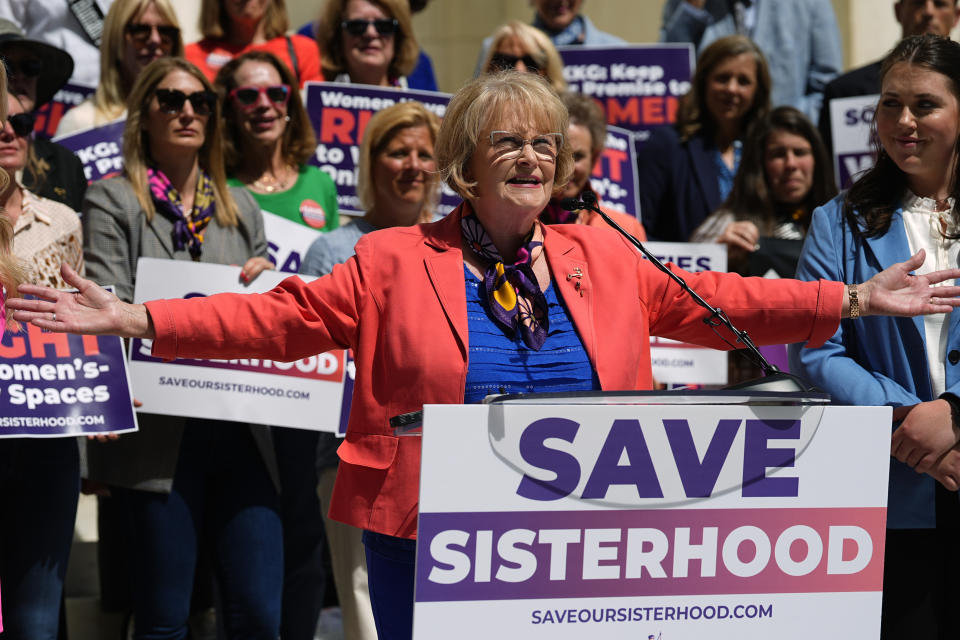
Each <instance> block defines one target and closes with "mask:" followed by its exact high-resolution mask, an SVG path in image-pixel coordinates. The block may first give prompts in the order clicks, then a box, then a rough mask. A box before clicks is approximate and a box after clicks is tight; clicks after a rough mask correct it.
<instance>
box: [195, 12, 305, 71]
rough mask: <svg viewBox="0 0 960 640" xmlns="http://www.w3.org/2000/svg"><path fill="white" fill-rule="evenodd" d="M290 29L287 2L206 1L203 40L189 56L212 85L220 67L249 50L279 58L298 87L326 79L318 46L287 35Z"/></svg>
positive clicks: (293, 35) (202, 16) (202, 20)
mask: <svg viewBox="0 0 960 640" xmlns="http://www.w3.org/2000/svg"><path fill="white" fill-rule="evenodd" d="M289 28H290V19H289V17H287V7H286V5H285V4H284V0H250V1H249V2H235V1H234V0H203V1H202V3H201V5H200V32H201V33H202V34H203V39H202V40H200V41H199V42H194V43H193V44H188V45H187V48H186V57H187V60H189V61H190V62H192V63H193V64H195V65H196V66H197V68H199V69H200V70H201V71H203V73H204V75H205V76H207V78H208V79H209V80H210V81H211V82H213V79H214V78H215V77H216V75H217V72H218V71H220V67H222V66H223V65H225V64H227V63H228V62H230V60H232V59H233V58H235V57H237V56H239V55H240V54H242V53H246V52H247V51H269V52H270V53H272V54H273V55H275V56H277V57H278V58H279V59H280V60H282V61H283V64H285V65H287V68H289V69H290V70H291V71H292V72H293V75H294V77H295V78H296V83H295V84H296V86H297V87H300V86H302V85H303V83H304V82H308V81H310V80H318V81H319V80H323V76H322V74H321V73H320V55H319V53H318V52H317V45H316V43H315V42H313V41H312V40H311V39H310V38H308V37H306V36H301V35H299V34H291V35H287V30H288V29H289Z"/></svg>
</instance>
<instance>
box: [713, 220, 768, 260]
mask: <svg viewBox="0 0 960 640" xmlns="http://www.w3.org/2000/svg"><path fill="white" fill-rule="evenodd" d="M759 239H760V230H759V229H757V225H755V224H753V223H752V222H750V221H749V220H738V221H736V222H731V223H730V224H728V225H727V228H726V229H724V230H723V233H721V234H720V237H718V238H717V242H720V243H722V244H725V245H727V246H728V247H730V248H731V249H732V248H737V249H743V250H744V251H746V252H747V253H753V252H754V251H756V250H757V241H758V240H759Z"/></svg>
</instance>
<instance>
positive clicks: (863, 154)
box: [830, 95, 880, 189]
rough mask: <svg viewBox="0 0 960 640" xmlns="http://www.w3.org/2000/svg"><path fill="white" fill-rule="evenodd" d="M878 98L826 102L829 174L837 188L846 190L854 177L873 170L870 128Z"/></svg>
mask: <svg viewBox="0 0 960 640" xmlns="http://www.w3.org/2000/svg"><path fill="white" fill-rule="evenodd" d="M879 99H880V96H878V95H872V96H854V97H852V98H834V99H833V100H831V101H830V131H831V134H832V135H833V170H834V175H835V176H836V177H837V188H839V189H847V188H849V187H850V185H851V184H853V181H854V180H855V179H856V177H857V175H858V174H860V173H861V172H863V171H866V170H867V169H869V168H870V167H872V166H873V163H874V162H875V160H876V159H875V158H874V155H873V145H872V144H871V137H870V136H871V132H870V128H871V125H872V124H873V114H874V111H875V110H876V108H877V101H878V100H879Z"/></svg>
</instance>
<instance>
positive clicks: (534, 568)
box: [414, 404, 891, 640]
mask: <svg viewBox="0 0 960 640" xmlns="http://www.w3.org/2000/svg"><path fill="white" fill-rule="evenodd" d="M890 420H891V414H890V409H889V408H886V407H866V408H864V407H829V406H828V407H823V406H806V407H800V406H747V405H740V406H733V405H717V404H709V405H699V406H696V405H658V406H640V405H608V406H600V405H533V404H527V405H499V406H498V405H493V406H441V405H428V406H427V407H425V421H424V429H423V458H422V472H421V482H420V504H419V509H420V519H419V526H418V541H417V577H416V598H415V609H414V638H415V640H432V639H434V638H437V639H439V638H444V639H446V638H449V637H457V638H464V639H471V638H476V639H483V640H487V639H489V638H491V637H492V638H525V639H538V638H543V639H550V640H557V639H568V638H569V639H571V640H572V639H577V640H582V639H583V638H591V639H594V640H596V639H599V638H604V639H607V638H617V639H619V638H623V639H627V638H630V639H637V638H642V639H646V638H661V639H663V640H680V639H690V640H693V639H696V640H702V639H703V638H738V639H740V640H748V639H755V640H769V639H770V638H776V639H777V640H794V639H795V640H801V639H802V640H808V639H809V638H845V639H867V638H870V639H873V640H875V639H876V638H878V637H879V632H880V605H881V586H882V575H883V548H884V540H885V526H886V497H887V475H888V463H889V462H888V461H889V448H890V445H889V442H890Z"/></svg>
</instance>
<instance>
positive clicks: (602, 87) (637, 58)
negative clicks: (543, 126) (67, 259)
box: [557, 43, 694, 140]
mask: <svg viewBox="0 0 960 640" xmlns="http://www.w3.org/2000/svg"><path fill="white" fill-rule="evenodd" d="M557 49H558V50H559V51H560V57H561V58H563V77H564V78H565V79H566V81H567V84H568V86H569V89H570V90H571V91H576V92H578V93H582V94H584V95H588V96H590V97H591V98H593V99H594V100H596V101H597V102H598V103H599V104H600V106H602V107H603V110H604V113H606V114H607V122H608V123H609V124H612V125H614V126H617V127H622V128H624V129H629V130H630V131H633V132H634V133H635V134H637V135H638V139H639V140H646V138H647V136H648V135H649V131H650V130H651V129H654V128H656V127H660V126H663V125H666V124H672V123H674V122H676V119H677V107H678V106H679V103H680V98H681V97H682V96H683V95H684V94H686V93H687V91H689V90H690V78H691V77H692V70H693V61H694V58H693V47H692V46H691V45H689V44H685V43H684V44H656V45H625V46H615V47H607V46H586V47H583V46H565V47H558V48H557Z"/></svg>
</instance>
